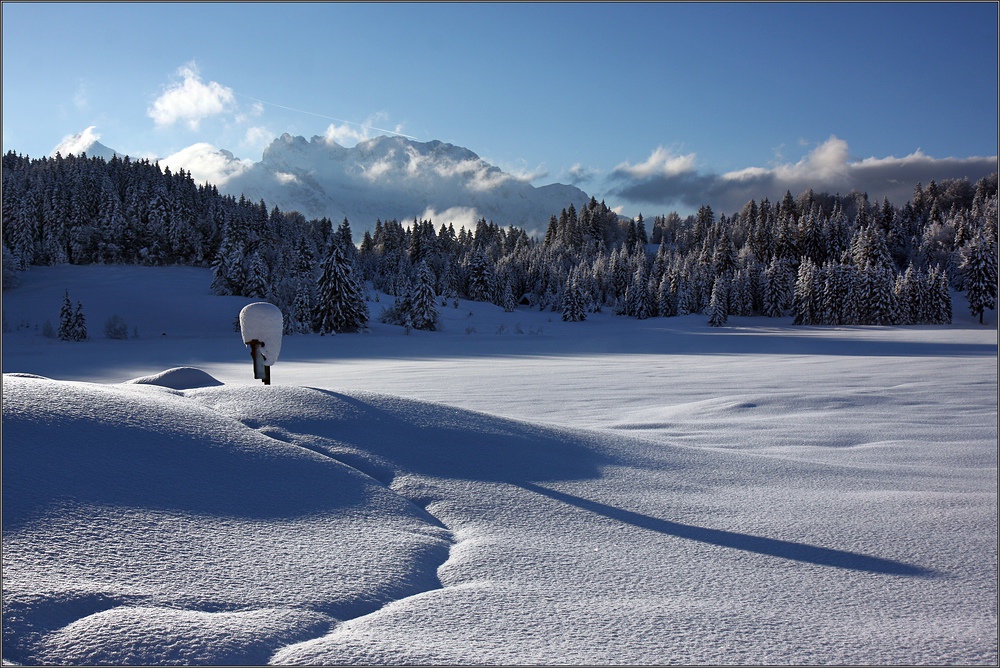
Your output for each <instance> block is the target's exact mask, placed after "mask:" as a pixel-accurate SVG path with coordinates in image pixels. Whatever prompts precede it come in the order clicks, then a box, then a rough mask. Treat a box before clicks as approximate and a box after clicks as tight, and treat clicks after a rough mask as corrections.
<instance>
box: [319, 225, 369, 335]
mask: <svg viewBox="0 0 1000 668" xmlns="http://www.w3.org/2000/svg"><path fill="white" fill-rule="evenodd" d="M317 292H318V295H317V304H316V312H315V321H316V328H317V329H318V330H319V333H320V334H333V333H335V332H352V331H356V330H359V329H362V328H364V327H365V326H366V325H367V324H368V305H367V304H366V303H365V299H364V293H363V291H362V289H361V285H360V284H359V283H358V282H357V281H356V280H355V279H354V276H353V273H352V268H351V264H350V263H349V262H348V261H347V259H346V258H345V257H344V252H343V250H341V247H340V243H338V242H337V241H336V240H335V241H333V242H332V243H331V244H330V254H329V256H328V257H327V259H326V262H324V263H323V270H322V273H321V274H320V277H319V283H318V285H317Z"/></svg>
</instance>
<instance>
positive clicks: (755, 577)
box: [3, 267, 997, 664]
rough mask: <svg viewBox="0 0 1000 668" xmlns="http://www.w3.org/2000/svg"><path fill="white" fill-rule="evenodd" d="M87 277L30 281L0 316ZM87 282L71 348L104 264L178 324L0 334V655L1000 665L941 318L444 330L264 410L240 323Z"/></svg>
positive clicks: (958, 382)
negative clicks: (158, 332)
mask: <svg viewBox="0 0 1000 668" xmlns="http://www.w3.org/2000/svg"><path fill="white" fill-rule="evenodd" d="M77 269H80V268H76V267H53V268H47V269H44V270H42V269H37V268H36V269H32V271H31V272H29V273H28V274H26V275H25V281H24V283H23V284H22V286H21V287H19V288H17V289H16V290H14V291H8V292H7V293H5V295H4V310H5V312H6V315H7V319H8V322H11V321H14V322H17V320H15V318H22V319H29V318H30V317H37V316H30V315H17V314H18V313H21V314H30V313H33V311H32V309H36V311H34V312H36V313H37V312H41V307H40V304H42V303H46V304H47V303H48V302H50V301H51V302H52V304H53V306H52V308H53V309H55V310H56V312H57V310H58V304H59V301H60V300H61V297H62V291H63V289H64V287H65V286H64V285H63V284H62V283H63V282H65V281H66V280H67V278H69V276H68V275H67V274H62V275H61V276H60V274H61V273H62V272H70V271H75V270H77ZM83 269H88V270H90V271H91V273H89V274H88V273H87V272H80V273H76V274H74V275H73V276H72V278H74V279H75V280H76V281H77V282H76V283H69V285H77V287H76V288H73V289H71V290H70V292H71V296H72V297H73V299H74V300H76V299H78V298H79V299H80V300H81V301H82V302H83V305H84V310H85V312H86V313H87V314H88V323H89V325H90V326H91V327H94V326H95V325H94V322H95V320H94V318H93V317H91V315H90V313H91V309H93V312H94V313H97V312H99V311H101V310H102V309H103V310H106V311H108V312H109V314H110V312H111V311H112V310H113V309H116V308H119V304H120V303H121V304H123V303H126V302H125V301H122V302H120V303H112V302H111V301H107V302H106V301H104V299H103V298H102V297H101V294H102V292H101V289H104V288H100V286H99V285H98V284H99V283H101V284H104V285H108V284H109V281H108V280H107V279H106V278H105V277H104V276H103V275H102V273H101V272H102V271H107V273H108V274H111V273H115V272H114V271H112V270H116V271H117V270H121V271H119V272H118V275H119V280H125V281H127V282H129V283H130V284H131V285H132V286H133V287H135V286H141V287H143V288H144V289H145V291H147V292H156V291H157V290H161V289H163V288H162V287H159V286H161V283H169V284H170V285H171V287H172V288H173V289H174V299H175V300H176V301H177V302H178V304H176V305H174V306H168V307H167V308H171V309H174V311H173V312H174V313H175V314H178V315H180V314H183V316H184V317H185V318H187V320H185V321H184V324H183V325H182V324H180V321H178V324H177V329H176V330H170V331H169V332H168V336H167V337H157V338H154V337H148V338H147V337H145V335H144V334H143V332H145V331H146V329H147V325H146V324H145V321H144V320H143V318H144V317H146V316H144V315H143V311H142V310H141V308H140V305H141V304H145V303H146V302H144V301H142V300H135V301H133V302H131V303H133V304H134V305H135V309H136V310H135V311H134V312H132V313H130V312H126V311H125V309H121V310H122V312H121V313H120V315H122V316H123V317H124V318H125V319H126V321H127V322H128V323H129V325H130V327H131V326H132V324H133V321H134V322H136V323H137V324H138V326H139V328H140V334H141V338H139V339H134V340H129V341H108V340H102V339H99V338H95V340H92V341H90V342H87V343H82V344H80V343H63V342H58V341H52V340H48V339H44V338H42V337H37V336H34V335H33V334H32V333H31V332H30V331H28V330H21V331H15V332H13V333H11V334H10V335H5V337H4V355H3V361H4V371H5V375H4V379H3V388H4V403H3V409H4V423H3V427H4V451H3V454H4V488H3V494H4V499H3V501H4V515H3V521H4V535H3V554H4V556H3V559H4V564H3V570H4V606H5V610H4V658H5V660H8V659H9V660H15V661H20V662H27V663H33V662H40V661H43V660H45V661H56V662H63V663H101V662H111V663H126V662H141V663H180V662H188V661H190V662H194V663H241V662H242V663H266V662H269V661H270V662H272V663H276V664H293V663H322V664H344V663H375V664H379V663H383V664H384V663H391V664H455V663H457V664H468V663H483V664H552V663H573V664H588V663H589V664H665V663H687V664H706V663H708V664H727V663H775V664H789V663H799V664H803V663H804V664H815V663H837V664H920V663H935V664H945V663H959V664H991V663H992V664H995V662H996V660H997V634H996V626H997V608H996V599H997V566H996V564H997V511H996V508H997V488H996V457H997V451H996V436H997V432H996V424H997V422H996V419H997V418H996V416H997V412H996V411H997V404H996V389H997V386H996V373H997V366H996V331H995V330H992V329H990V328H980V327H979V326H978V324H976V325H975V326H973V323H971V322H969V320H970V318H967V317H963V316H961V314H959V313H958V312H956V322H955V324H954V325H953V326H951V327H898V328H868V327H854V328H833V327H830V328H823V327H816V328H800V327H792V326H790V325H789V324H788V323H787V322H784V321H783V320H781V319H779V320H777V321H775V320H771V319H762V318H761V319H758V318H733V319H731V321H730V322H731V324H732V326H731V327H725V328H719V329H712V328H709V327H708V326H707V324H706V323H705V322H704V320H705V319H706V318H705V317H704V316H688V317H684V318H671V319H651V320H648V321H635V320H632V319H624V318H612V317H611V316H608V315H607V314H594V315H592V316H591V317H589V318H588V320H587V321H585V322H582V323H562V322H560V321H558V314H550V313H539V312H537V311H527V310H525V309H519V310H517V311H516V312H515V313H512V314H509V313H503V311H502V309H497V308H496V307H492V306H490V305H486V304H473V303H468V302H462V303H461V308H460V309H454V308H452V307H451V306H450V304H449V306H448V307H447V308H442V309H441V311H442V315H443V316H444V317H445V322H444V325H445V327H444V329H443V331H441V332H418V331H414V332H413V333H412V334H411V335H410V336H404V335H403V334H402V330H401V329H400V328H397V327H391V326H387V325H381V324H373V326H372V328H371V333H369V334H359V335H350V336H348V335H338V336H335V337H318V336H295V337H288V338H287V339H286V340H285V342H284V344H283V351H282V359H281V361H280V362H279V363H278V364H277V365H275V367H274V369H273V370H272V372H273V376H272V378H273V382H274V383H275V384H274V385H272V386H269V387H263V386H260V384H259V382H257V381H254V380H253V378H252V372H251V368H250V359H249V354H248V353H247V352H246V350H245V347H244V346H243V345H242V342H241V340H240V339H239V334H238V333H236V332H233V331H232V326H231V325H232V320H233V319H234V318H235V315H236V314H237V313H238V312H239V309H240V308H242V305H245V303H248V302H249V301H250V300H245V301H243V302H240V300H238V299H235V298H220V297H205V298H204V300H202V292H207V284H208V281H207V280H203V281H202V285H201V287H199V283H198V282H197V281H195V280H192V281H191V283H190V284H189V287H184V286H185V284H184V283H183V282H181V281H179V280H177V279H178V277H179V276H180V272H181V270H180V269H179V268H170V269H159V270H154V271H153V272H152V273H150V274H146V275H143V274H140V273H139V270H141V269H142V268H136V269H137V271H136V273H134V274H129V273H128V272H127V271H126V269H127V268H101V267H89V268H83ZM175 269H176V270H177V272H178V273H176V274H172V273H171V272H174V271H175ZM157 271H158V272H162V273H159V274H157ZM183 271H189V270H187V269H185V270H183ZM194 271H202V272H203V273H202V276H207V272H205V271H204V270H194ZM88 276H90V277H91V278H87V277H88ZM157 276H159V277H158V278H157ZM110 283H114V281H110ZM115 289H117V288H115ZM88 291H92V292H91V294H90V296H89V297H88ZM77 292H79V296H78V295H77ZM126 292H127V291H126V290H124V289H122V291H121V293H115V294H120V296H121V299H123V300H125V299H126V295H125V293H126ZM164 292H165V293H169V292H170V291H168V290H164ZM381 299H382V300H385V299H386V297H385V296H384V295H383V296H381ZM88 300H89V301H88ZM212 300H216V301H214V302H213V301H212ZM955 302H956V304H960V303H961V301H960V298H956V300H955ZM169 303H173V302H169ZM182 305H183V306H182ZM370 307H371V310H372V316H373V321H374V319H375V317H377V314H378V311H379V307H378V305H376V304H374V303H373V304H370ZM149 308H150V309H151V310H152V307H149ZM470 312H472V315H471V316H470V315H469V313H470ZM154 315H155V317H161V316H160V314H153V313H150V314H149V317H150V318H151V319H152V318H153V317H154ZM12 316H13V317H12ZM50 317H51V316H50ZM95 317H99V316H95ZM550 317H551V318H552V321H550V320H549V318H550ZM212 323H215V324H212ZM515 323H520V325H521V329H522V330H523V331H524V334H515V333H514V331H513V330H514V324H515ZM501 324H506V325H507V330H508V331H507V332H506V333H501V332H498V329H499V325H501ZM470 327H474V328H475V330H476V331H475V332H471V333H466V329H467V328H470ZM199 330H200V331H202V332H203V334H201V335H198V334H197V332H198V331H199ZM532 330H533V331H536V332H537V331H538V330H542V331H541V333H535V334H531V333H529V332H530V331H532ZM94 331H99V330H92V336H94ZM151 331H152V330H151ZM174 331H177V334H176V335H175V334H174ZM182 332H189V334H182ZM182 366H183V367H196V368H194V369H192V368H178V367H182ZM163 369H172V370H171V371H168V372H163V371H162V370H163ZM15 371H16V372H28V373H36V374H41V375H48V376H51V377H58V378H71V379H74V380H77V381H88V382H65V381H49V380H43V379H38V378H34V379H32V378H24V377H19V376H12V375H10V373H8V372H15ZM137 377H143V380H144V382H142V383H125V382H124V381H128V380H130V379H137ZM215 379H218V380H215ZM219 381H221V382H222V383H224V384H222V385H216V384H215V383H216V382H219ZM40 448H41V449H42V452H41V453H40V452H39V449H40ZM40 454H41V455H43V456H39V455H40Z"/></svg>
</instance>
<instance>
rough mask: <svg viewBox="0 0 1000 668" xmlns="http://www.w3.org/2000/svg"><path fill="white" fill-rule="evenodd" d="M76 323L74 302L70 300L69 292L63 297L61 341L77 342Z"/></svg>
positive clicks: (60, 316)
mask: <svg viewBox="0 0 1000 668" xmlns="http://www.w3.org/2000/svg"><path fill="white" fill-rule="evenodd" d="M74 324H75V323H74V321H73V302H71V301H70V299H69V290H67V291H66V294H65V295H64V296H63V304H62V308H61V309H59V340H60V341H75V340H76V339H75V338H74V337H75V335H76V333H75V331H74Z"/></svg>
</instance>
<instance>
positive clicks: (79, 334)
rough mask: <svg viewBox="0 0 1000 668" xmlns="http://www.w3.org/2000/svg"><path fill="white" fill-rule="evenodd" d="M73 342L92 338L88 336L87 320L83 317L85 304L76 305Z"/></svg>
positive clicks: (78, 303)
mask: <svg viewBox="0 0 1000 668" xmlns="http://www.w3.org/2000/svg"><path fill="white" fill-rule="evenodd" d="M72 336H73V341H86V340H87V339H88V338H90V337H89V336H88V335H87V319H86V318H84V317H83V304H81V303H80V302H79V301H78V302H77V303H76V311H74V312H73V334H72Z"/></svg>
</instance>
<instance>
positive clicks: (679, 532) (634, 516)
mask: <svg viewBox="0 0 1000 668" xmlns="http://www.w3.org/2000/svg"><path fill="white" fill-rule="evenodd" d="M521 487H523V488H524V489H526V490H529V491H531V492H535V493H537V494H541V495H543V496H547V497H549V498H550V499H555V500H556V501H562V502H563V503H568V504H569V505H571V506H576V507H577V508H582V509H583V510H587V511H590V512H592V513H596V514H598V515H603V516H604V517H608V518H611V519H613V520H617V521H619V522H624V523H626V524H631V525H633V526H636V527H639V528H641V529H648V530H649V531H658V532H660V533H663V534H667V535H669V536H676V537H678V538H686V539H688V540H696V541H698V542H700V543H708V544H710V545H718V546H720V547H729V548H733V549H736V550H743V551H745V552H754V553H756V554H766V555H768V556H771V557H780V558H782V559H793V560H795V561H802V562H806V563H810V564H817V565H819V566H832V567H834V568H844V569H849V570H854V571H866V572H868V573H880V574H884V575H901V576H906V577H919V578H936V577H941V575H942V574H941V573H938V572H937V571H934V570H931V569H928V568H923V567H921V566H914V565H912V564H907V563H904V562H902V561H894V560H892V559H882V558H880V557H871V556H868V555H865V554H858V553H857V552H848V551H846V550H834V549H830V548H826V547H817V546H815V545H807V544H805V543H796V542H793V541H787V540H777V539H774V538H764V537H762V536H753V535H750V534H745V533H738V532H735V531H724V530H722V529H708V528H705V527H698V526H692V525H690V524H681V523H680V522H671V521H670V520H664V519H660V518H658V517H651V516H649V515H643V514H642V513H636V512H632V511H630V510H623V509H621V508H616V507H614V506H609V505H607V504H604V503H598V502H597V501H591V500H589V499H584V498H581V497H579V496H574V495H572V494H566V493H565V492H557V491H555V490H553V489H548V488H546V487H541V486H539V485H536V484H534V483H530V482H524V483H521Z"/></svg>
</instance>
